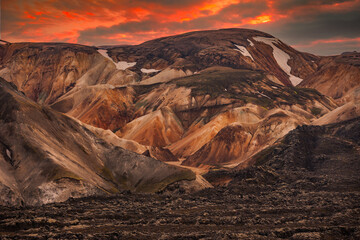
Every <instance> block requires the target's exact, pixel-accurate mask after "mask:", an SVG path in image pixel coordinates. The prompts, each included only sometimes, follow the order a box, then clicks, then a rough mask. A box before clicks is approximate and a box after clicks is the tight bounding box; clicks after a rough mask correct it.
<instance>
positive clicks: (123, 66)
mask: <svg viewBox="0 0 360 240" xmlns="http://www.w3.org/2000/svg"><path fill="white" fill-rule="evenodd" d="M98 52H99V53H100V54H101V55H103V57H105V58H107V59H109V60H110V61H111V62H112V63H114V64H115V67H116V69H119V70H125V69H127V68H129V67H133V66H135V65H136V62H130V63H128V62H125V61H120V62H118V63H116V62H114V60H112V58H111V57H110V56H109V54H108V52H107V50H104V49H99V50H98Z"/></svg>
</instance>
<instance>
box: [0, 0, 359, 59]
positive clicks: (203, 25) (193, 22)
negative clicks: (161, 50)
mask: <svg viewBox="0 0 360 240" xmlns="http://www.w3.org/2000/svg"><path fill="white" fill-rule="evenodd" d="M1 5H2V6H1V25H2V31H1V33H2V36H1V37H2V39H4V40H7V41H10V42H23V41H32V42H33V41H34V42H35V41H36V42H39V41H42V42H53V41H57V42H59V41H60V42H69V43H80V44H87V45H109V44H111V45H115V44H139V43H141V42H144V41H146V40H150V39H154V38H157V37H163V36H168V35H174V34H179V33H184V32H189V31H194V30H206V29H220V28H233V27H236V28H251V29H257V30H261V31H265V32H267V33H270V34H272V35H274V36H276V37H278V38H280V39H281V40H283V41H284V42H286V43H288V44H290V45H291V46H293V47H295V48H296V49H298V50H301V51H307V52H311V53H315V54H319V55H331V54H339V53H342V52H344V51H354V50H356V51H360V0H251V1H250V0H212V1H209V0H101V1H100V0H62V1H56V0H2V2H1Z"/></svg>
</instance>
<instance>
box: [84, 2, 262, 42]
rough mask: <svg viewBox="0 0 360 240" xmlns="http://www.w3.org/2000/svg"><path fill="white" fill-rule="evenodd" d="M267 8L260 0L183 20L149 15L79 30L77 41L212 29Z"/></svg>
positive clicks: (254, 15) (253, 15)
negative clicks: (129, 34) (122, 34)
mask: <svg viewBox="0 0 360 240" xmlns="http://www.w3.org/2000/svg"><path fill="white" fill-rule="evenodd" d="M267 9H268V6H267V4H266V1H265V0H262V1H257V2H250V3H238V4H233V5H230V6H228V7H226V8H224V9H222V10H221V11H219V12H218V13H217V14H215V15H210V16H204V17H198V18H195V19H192V20H189V21H183V22H176V21H172V22H162V21H161V19H158V18H157V16H155V15H150V16H148V17H147V19H146V20H144V21H130V22H125V23H120V24H117V25H114V26H112V27H109V28H106V27H97V28H94V29H87V30H84V31H81V32H80V36H79V41H80V42H86V41H90V42H93V41H95V44H99V41H101V39H98V36H107V35H108V36H111V35H114V34H117V33H133V34H135V33H139V32H146V31H158V32H159V31H163V32H171V30H178V31H191V30H194V29H195V30H199V29H214V28H215V27H214V26H216V23H224V22H226V23H241V21H242V20H243V19H245V18H249V17H256V16H258V15H259V14H261V13H262V12H263V11H265V10H267Z"/></svg>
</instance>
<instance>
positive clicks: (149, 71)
mask: <svg viewBox="0 0 360 240" xmlns="http://www.w3.org/2000/svg"><path fill="white" fill-rule="evenodd" d="M159 71H160V70H156V69H146V68H142V69H141V72H143V73H155V72H159Z"/></svg>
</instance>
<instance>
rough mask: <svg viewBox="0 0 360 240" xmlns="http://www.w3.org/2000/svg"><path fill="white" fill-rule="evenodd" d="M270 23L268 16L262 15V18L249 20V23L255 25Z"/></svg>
mask: <svg viewBox="0 0 360 240" xmlns="http://www.w3.org/2000/svg"><path fill="white" fill-rule="evenodd" d="M270 21H271V16H270V15H263V16H258V17H256V18H255V19H252V20H250V21H249V23H250V24H253V25H256V24H261V23H267V22H270Z"/></svg>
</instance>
